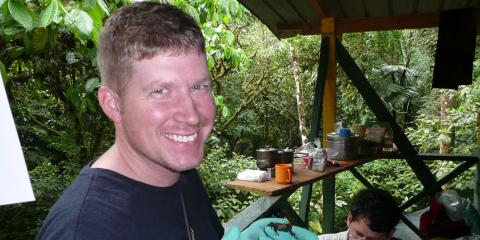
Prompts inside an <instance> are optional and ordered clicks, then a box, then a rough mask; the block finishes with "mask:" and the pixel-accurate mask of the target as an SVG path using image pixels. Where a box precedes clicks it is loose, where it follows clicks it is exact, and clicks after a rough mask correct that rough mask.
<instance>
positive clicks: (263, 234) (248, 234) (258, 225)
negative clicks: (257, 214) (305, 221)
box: [222, 218, 318, 240]
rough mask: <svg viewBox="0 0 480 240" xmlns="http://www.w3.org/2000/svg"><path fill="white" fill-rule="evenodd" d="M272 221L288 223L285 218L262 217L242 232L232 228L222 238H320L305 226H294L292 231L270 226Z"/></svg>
mask: <svg viewBox="0 0 480 240" xmlns="http://www.w3.org/2000/svg"><path fill="white" fill-rule="evenodd" d="M271 223H280V224H286V223H288V220H286V219H283V218H262V219H259V220H257V221H255V222H254V223H252V224H251V225H250V226H249V227H248V228H246V229H245V230H243V231H242V232H240V230H239V228H237V227H234V228H232V229H230V230H229V231H228V232H227V233H226V234H225V236H224V237H223V238H222V240H257V239H258V240H267V239H270V240H271V239H274V240H317V238H318V236H317V235H316V234H314V233H313V232H311V231H309V230H307V229H305V228H301V227H297V226H292V229H291V231H282V230H278V229H277V230H275V229H274V228H273V227H271V226H269V225H271Z"/></svg>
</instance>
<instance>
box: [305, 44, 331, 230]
mask: <svg viewBox="0 0 480 240" xmlns="http://www.w3.org/2000/svg"><path fill="white" fill-rule="evenodd" d="M328 45H329V42H328V37H323V38H322V41H321V46H320V59H319V60H318V68H317V81H316V82H315V95H314V99H313V110H312V118H311V120H310V133H309V135H308V138H309V140H310V142H313V141H314V140H315V138H318V137H319V135H320V125H321V124H322V121H321V119H322V112H323V90H324V88H325V79H326V77H327V63H328ZM311 198H312V184H307V185H305V186H303V187H302V199H301V200H300V207H299V208H300V209H299V214H300V218H302V220H303V221H304V222H308V215H309V212H310V199H311Z"/></svg>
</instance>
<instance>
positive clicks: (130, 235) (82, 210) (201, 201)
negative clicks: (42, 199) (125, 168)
mask: <svg viewBox="0 0 480 240" xmlns="http://www.w3.org/2000/svg"><path fill="white" fill-rule="evenodd" d="M180 189H182V192H183V195H184V200H185V204H186V208H187V212H188V218H189V222H190V227H192V228H193V231H194V235H195V239H196V240H213V239H220V238H221V237H222V235H223V228H222V226H221V224H220V222H219V220H218V217H217V215H216V213H215V211H214V209H213V207H212V206H211V204H210V202H209V199H208V196H207V193H206V191H205V188H204V186H203V184H202V183H201V180H200V177H199V176H198V173H197V172H196V170H192V171H189V172H185V173H182V175H181V177H180V180H179V181H178V182H177V183H176V184H174V185H173V186H171V187H165V188H162V187H155V186H151V185H148V184H145V183H142V182H138V181H135V180H133V179H130V178H127V177H125V176H123V175H120V174H118V173H116V172H113V171H110V170H106V169H98V168H90V167H89V166H86V167H85V168H84V169H83V170H82V171H81V173H80V174H79V176H78V177H77V179H76V180H75V181H74V182H73V183H72V185H71V186H70V187H69V188H68V189H67V190H66V191H65V192H64V194H63V195H62V197H61V198H60V199H59V200H58V202H57V203H56V204H55V205H54V207H53V208H52V209H51V211H50V213H49V215H48V217H47V219H46V220H45V221H44V224H43V227H42V229H41V230H40V232H39V235H38V236H37V240H47V239H48V240H50V239H62V240H70V239H72V240H93V239H101V240H110V239H112V240H113V239H115V240H122V239H125V240H127V239H128V240H133V239H135V240H143V239H144V240H147V239H148V240H151V239H172V240H173V239H175V240H177V239H188V237H187V230H186V226H185V219H184V216H183V210H182V205H181V200H180Z"/></svg>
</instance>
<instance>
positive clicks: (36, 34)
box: [31, 28, 49, 51]
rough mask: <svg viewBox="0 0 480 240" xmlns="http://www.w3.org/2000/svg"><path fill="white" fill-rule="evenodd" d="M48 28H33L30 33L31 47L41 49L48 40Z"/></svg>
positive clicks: (36, 49) (35, 49)
mask: <svg viewBox="0 0 480 240" xmlns="http://www.w3.org/2000/svg"><path fill="white" fill-rule="evenodd" d="M48 34H49V33H48V29H47V28H35V29H34V30H33V33H32V43H31V44H32V48H33V50H34V51H42V50H43V49H45V45H46V44H47V42H48Z"/></svg>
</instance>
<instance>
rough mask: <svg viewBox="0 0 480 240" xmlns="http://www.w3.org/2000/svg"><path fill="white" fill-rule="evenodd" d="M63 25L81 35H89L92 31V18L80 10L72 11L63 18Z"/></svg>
mask: <svg viewBox="0 0 480 240" xmlns="http://www.w3.org/2000/svg"><path fill="white" fill-rule="evenodd" d="M65 24H67V25H68V26H69V27H70V28H73V29H76V30H78V31H79V32H80V33H81V34H83V35H87V36H88V35H90V34H91V33H92V29H93V21H92V18H91V17H90V16H89V15H88V13H86V12H85V11H83V10H81V9H73V10H72V11H70V12H69V13H68V14H67V16H66V17H65Z"/></svg>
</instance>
